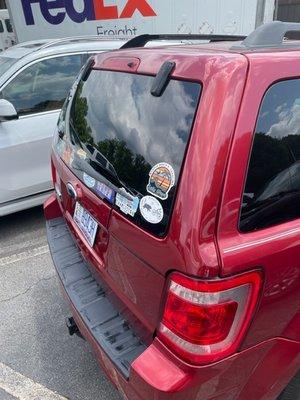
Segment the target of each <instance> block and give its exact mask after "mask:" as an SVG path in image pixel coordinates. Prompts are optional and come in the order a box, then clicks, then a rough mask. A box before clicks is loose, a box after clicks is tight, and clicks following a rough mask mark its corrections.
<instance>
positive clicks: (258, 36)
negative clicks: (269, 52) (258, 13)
mask: <svg viewBox="0 0 300 400" xmlns="http://www.w3.org/2000/svg"><path fill="white" fill-rule="evenodd" d="M285 38H287V39H292V40H296V39H298V40H299V39H300V23H290V22H282V21H273V22H268V23H266V24H264V25H261V26H260V27H258V28H257V29H255V31H254V32H252V33H250V35H249V36H247V38H246V39H245V40H243V42H242V43H241V44H240V45H239V46H233V47H232V49H257V48H261V47H281V46H283V45H284V46H286V44H287V42H285V41H284V39H285ZM293 45H295V44H294V43H293Z"/></svg>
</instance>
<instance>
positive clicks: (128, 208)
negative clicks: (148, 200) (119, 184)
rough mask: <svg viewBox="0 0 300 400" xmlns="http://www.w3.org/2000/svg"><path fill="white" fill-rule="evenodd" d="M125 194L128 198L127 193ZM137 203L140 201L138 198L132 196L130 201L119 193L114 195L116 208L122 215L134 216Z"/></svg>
mask: <svg viewBox="0 0 300 400" xmlns="http://www.w3.org/2000/svg"><path fill="white" fill-rule="evenodd" d="M126 194H127V195H129V196H130V194H129V193H127V192H126ZM139 202H140V200H139V198H138V197H133V196H132V199H131V200H130V199H128V198H127V197H125V196H122V195H121V194H120V193H117V194H116V206H117V207H119V208H120V210H121V211H123V213H124V214H127V215H130V216H131V217H134V216H135V213H136V212H137V209H138V207H139Z"/></svg>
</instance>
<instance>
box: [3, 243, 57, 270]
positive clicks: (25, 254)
mask: <svg viewBox="0 0 300 400" xmlns="http://www.w3.org/2000/svg"><path fill="white" fill-rule="evenodd" d="M48 252H49V247H48V245H45V246H40V247H36V248H35V249H31V250H27V251H22V252H21V253H19V254H13V255H11V256H7V257H2V258H0V267H3V266H4V265H8V264H13V263H15V262H18V261H24V260H28V259H29V258H32V257H37V256H41V255H43V254H46V253H48Z"/></svg>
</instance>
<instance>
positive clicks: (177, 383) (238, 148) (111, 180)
mask: <svg viewBox="0 0 300 400" xmlns="http://www.w3.org/2000/svg"><path fill="white" fill-rule="evenodd" d="M299 33H300V24H299V25H298V24H292V25H291V24H285V23H281V22H274V23H271V24H267V25H264V26H263V27H260V28H259V29H257V30H256V31H255V32H254V33H252V34H251V35H250V36H248V37H247V38H245V39H244V40H243V41H241V40H242V38H240V37H232V36H228V37H222V36H218V35H213V36H188V37H184V36H183V37H182V36H178V35H175V36H174V35H173V36H172V35H154V36H153V35H152V36H149V35H144V36H140V37H136V38H134V39H133V40H131V41H129V42H128V43H127V44H126V45H125V46H124V47H123V49H122V50H118V51H115V52H112V53H106V54H101V55H97V56H95V57H94V58H93V59H91V60H90V62H89V63H88V64H87V65H86V66H85V67H84V69H83V70H82V71H81V73H80V76H79V77H78V79H77V81H76V82H75V84H74V86H73V88H72V89H71V92H70V94H69V97H68V98H67V100H66V102H65V105H64V107H63V110H62V112H61V115H60V119H59V122H58V127H57V133H56V135H55V139H54V143H53V152H52V173H53V181H54V185H55V191H56V193H55V194H53V195H52V196H51V197H50V199H49V200H48V201H47V202H46V203H45V215H46V219H47V232H48V241H49V245H50V249H51V253H52V256H53V261H54V264H55V266H56V269H57V273H58V275H59V278H60V282H61V285H62V289H63V293H64V295H65V297H66V299H67V300H68V302H69V303H70V307H71V310H72V314H73V318H70V319H69V330H70V333H74V332H76V331H77V330H79V331H80V333H81V335H82V336H84V337H85V338H86V339H87V340H88V341H89V342H90V344H91V345H92V347H93V349H94V352H95V354H96V357H97V359H98V361H99V363H100V364H101V365H102V367H103V369H104V370H105V371H106V373H107V375H108V376H109V377H110V379H111V380H112V382H113V383H114V384H115V386H116V387H117V388H118V390H119V391H120V392H121V393H122V394H123V396H124V398H126V399H130V400H141V399H143V400H164V399H174V400H175V399H177V400H179V399H184V400H187V399H188V400H267V399H268V400H271V399H272V400H273V399H276V398H278V396H279V399H293V400H296V399H299V398H300V397H299V396H300V376H299V367H300V309H299V304H300V50H299V42H298V41H296V40H295V39H297V37H299ZM287 38H289V39H287ZM160 39H164V40H169V39H170V40H177V41H179V40H181V39H183V40H187V39H188V40H189V41H190V43H189V44H188V43H183V44H175V45H174V43H173V44H172V45H170V44H169V45H167V46H159V47H153V48H149V47H147V48H144V47H143V46H144V45H145V44H146V42H148V41H151V40H160ZM199 39H201V40H202V39H203V40H204V39H207V40H208V41H209V42H210V43H202V44H199V43H198V44H195V42H193V40H199ZM234 41H236V42H234ZM79 331H78V333H79Z"/></svg>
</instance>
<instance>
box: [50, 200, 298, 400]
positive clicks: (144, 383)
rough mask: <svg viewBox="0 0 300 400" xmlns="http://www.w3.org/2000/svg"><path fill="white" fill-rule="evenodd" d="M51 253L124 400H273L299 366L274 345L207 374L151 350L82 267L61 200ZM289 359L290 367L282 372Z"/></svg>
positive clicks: (288, 348)
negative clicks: (61, 208)
mask: <svg viewBox="0 0 300 400" xmlns="http://www.w3.org/2000/svg"><path fill="white" fill-rule="evenodd" d="M45 216H46V220H47V234H48V241H49V247H50V251H51V254H52V258H53V262H54V264H55V267H56V270H57V273H58V275H59V278H60V282H61V286H62V291H63V294H64V296H65V298H66V299H67V301H68V302H69V305H70V308H71V310H72V314H73V317H74V319H75V321H76V323H77V326H78V327H79V329H80V332H81V333H82V335H83V336H84V337H85V338H86V339H87V341H88V342H89V343H90V344H91V345H92V347H93V350H94V352H95V355H96V357H97V360H98V362H99V363H100V365H101V366H102V368H103V369H104V370H105V372H106V374H107V375H108V376H109V378H110V379H111V381H112V382H113V383H114V384H115V386H116V387H117V388H118V390H119V391H120V392H121V393H122V394H123V396H124V398H127V399H130V400H166V399H172V400H173V399H176V400H181V399H182V400H183V399H184V400H186V399H189V400H250V399H251V400H252V399H254V398H255V399H256V400H273V399H275V398H276V397H277V395H278V394H279V393H280V392H281V390H282V389H283V388H284V387H285V385H286V384H287V383H288V381H289V380H290V378H291V377H292V376H293V375H294V374H295V372H296V371H297V369H298V368H299V364H300V344H299V343H296V342H292V341H288V340H285V339H279V338H278V339H273V340H269V341H267V342H265V343H261V344H259V345H257V346H255V347H253V348H250V349H247V350H245V351H243V352H241V353H238V354H235V355H234V356H232V357H230V358H228V359H226V360H223V361H221V362H218V363H216V364H213V365H209V366H204V367H194V366H191V365H187V364H184V363H183V362H182V361H180V360H178V359H177V358H176V357H175V356H174V355H173V354H171V353H170V352H169V351H168V350H167V349H166V348H165V347H164V346H163V345H162V344H161V343H160V342H159V340H158V339H154V341H153V343H152V344H151V345H150V346H149V347H146V346H145V345H144V344H143V343H141V341H140V340H139V339H138V338H137V337H136V335H135V334H134V332H133V331H132V330H131V329H130V327H129V326H128V325H127V324H126V321H125V320H124V319H123V318H122V316H121V315H120V313H119V312H118V310H117V309H116V308H114V306H113V305H112V304H111V303H110V302H109V300H108V299H107V297H106V295H105V289H104V286H102V284H101V283H100V282H99V281H98V279H97V282H96V280H95V279H94V277H93V270H92V268H93V267H90V266H88V265H87V264H86V262H85V261H84V260H83V258H82V255H81V252H80V250H79V249H78V247H77V245H76V243H75V241H74V239H73V237H72V236H71V234H70V232H69V230H68V228H67V225H66V223H65V220H64V219H63V216H62V214H61V210H60V207H59V204H58V202H57V200H56V197H55V195H52V196H51V197H50V199H49V200H48V201H47V202H46V203H45ZM282 360H284V365H282Z"/></svg>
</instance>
